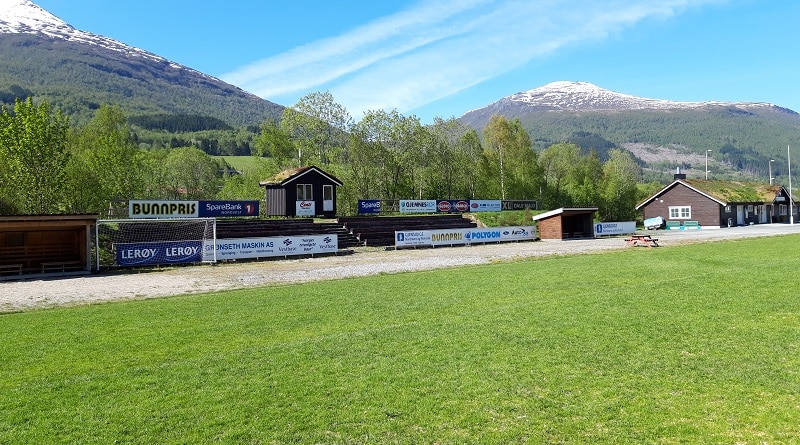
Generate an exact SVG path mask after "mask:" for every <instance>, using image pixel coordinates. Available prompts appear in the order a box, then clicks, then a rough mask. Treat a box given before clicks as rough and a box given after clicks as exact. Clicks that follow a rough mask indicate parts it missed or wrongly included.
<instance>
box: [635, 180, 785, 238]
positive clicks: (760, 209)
mask: <svg viewBox="0 0 800 445" xmlns="http://www.w3.org/2000/svg"><path fill="white" fill-rule="evenodd" d="M792 207H793V206H790V202H789V193H788V191H787V190H786V189H785V188H784V187H783V186H780V185H769V184H762V183H752V182H740V181H714V180H705V179H684V178H677V179H675V181H673V182H672V183H671V184H669V185H667V186H666V187H664V188H663V189H661V190H659V191H658V192H657V193H656V194H654V195H653V196H651V197H649V198H647V199H646V200H645V201H644V202H642V203H641V204H639V205H638V206H636V209H637V210H641V211H642V212H643V214H644V219H648V218H655V217H657V216H660V217H663V218H664V219H665V220H666V221H667V224H668V225H670V224H671V225H677V224H681V225H687V224H686V223H687V222H691V223H692V224H694V223H695V222H696V223H697V224H699V225H700V226H701V227H703V226H705V227H731V226H741V225H748V224H766V223H772V222H788V221H789V211H790V208H792Z"/></svg>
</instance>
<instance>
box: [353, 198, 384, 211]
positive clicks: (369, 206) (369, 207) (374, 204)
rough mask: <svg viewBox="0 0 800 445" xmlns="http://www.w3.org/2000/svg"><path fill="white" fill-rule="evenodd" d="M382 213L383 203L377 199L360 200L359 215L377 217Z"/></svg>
mask: <svg viewBox="0 0 800 445" xmlns="http://www.w3.org/2000/svg"><path fill="white" fill-rule="evenodd" d="M379 213H381V202H380V201H379V200H377V199H359V200H358V214H359V215H377V214H379Z"/></svg>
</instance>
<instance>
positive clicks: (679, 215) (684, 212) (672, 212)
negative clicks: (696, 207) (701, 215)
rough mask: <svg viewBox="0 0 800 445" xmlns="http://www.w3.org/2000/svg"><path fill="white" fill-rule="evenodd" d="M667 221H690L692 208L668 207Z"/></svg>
mask: <svg viewBox="0 0 800 445" xmlns="http://www.w3.org/2000/svg"><path fill="white" fill-rule="evenodd" d="M669 219H692V206H669Z"/></svg>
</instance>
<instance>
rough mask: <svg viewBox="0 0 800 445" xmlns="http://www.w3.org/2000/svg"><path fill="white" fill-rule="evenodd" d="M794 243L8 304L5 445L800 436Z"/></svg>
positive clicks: (694, 440) (1, 363) (1, 420)
mask: <svg viewBox="0 0 800 445" xmlns="http://www.w3.org/2000/svg"><path fill="white" fill-rule="evenodd" d="M798 245H800V237H798V236H782V237H774V238H763V239H751V240H743V241H733V242H718V243H708V244H695V245H685V246H675V247H667V248H661V249H627V250H620V251H614V252H609V253H602V254H590V255H577V256H565V257H559V256H554V257H547V258H539V259H531V260H525V261H519V262H512V263H497V264H491V265H486V266H475V267H463V268H457V269H449V270H437V271H430V272H417V273H405V274H398V275H380V276H375V277H368V278H358V279H347V280H340V281H332V282H321V283H311V284H303V285H292V286H280V287H278V286H276V287H267V288H262V289H253V290H242V291H233V292H220V293H214V294H208V295H201V296H185V297H175V298H168V299H158V300H145V301H131V302H124V303H109V304H102V305H92V306H84V307H73V308H64V309H54V310H41V311H33V312H25V313H17V314H7V315H2V316H0V339H2V341H1V342H0V358H2V359H1V360H0V443H2V444H34V443H35V444H47V443H70V444H82V443H97V444H108V443H138V444H156V443H158V444H167V443H175V444H196V443H229V444H313V443H320V444H392V443H397V444H420V443H428V444H434V443H436V444H516V443H533V444H540V443H541V444H544V443H548V444H550V443H565V444H767V443H768V444H788V443H798V441H800V374H798V373H799V372H800V299H798V297H797V286H796V285H795V277H796V276H797V271H798V270H800V254H799V253H798V248H797V247H798ZM513 248H514V247H513V245H509V249H513ZM264 267H269V264H265V265H264ZM142 279H147V278H146V275H143V276H142Z"/></svg>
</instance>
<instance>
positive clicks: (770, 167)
mask: <svg viewBox="0 0 800 445" xmlns="http://www.w3.org/2000/svg"><path fill="white" fill-rule="evenodd" d="M773 162H775V160H774V159H770V160H769V185H772V180H773V179H775V178H773V177H772V163H773Z"/></svg>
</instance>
